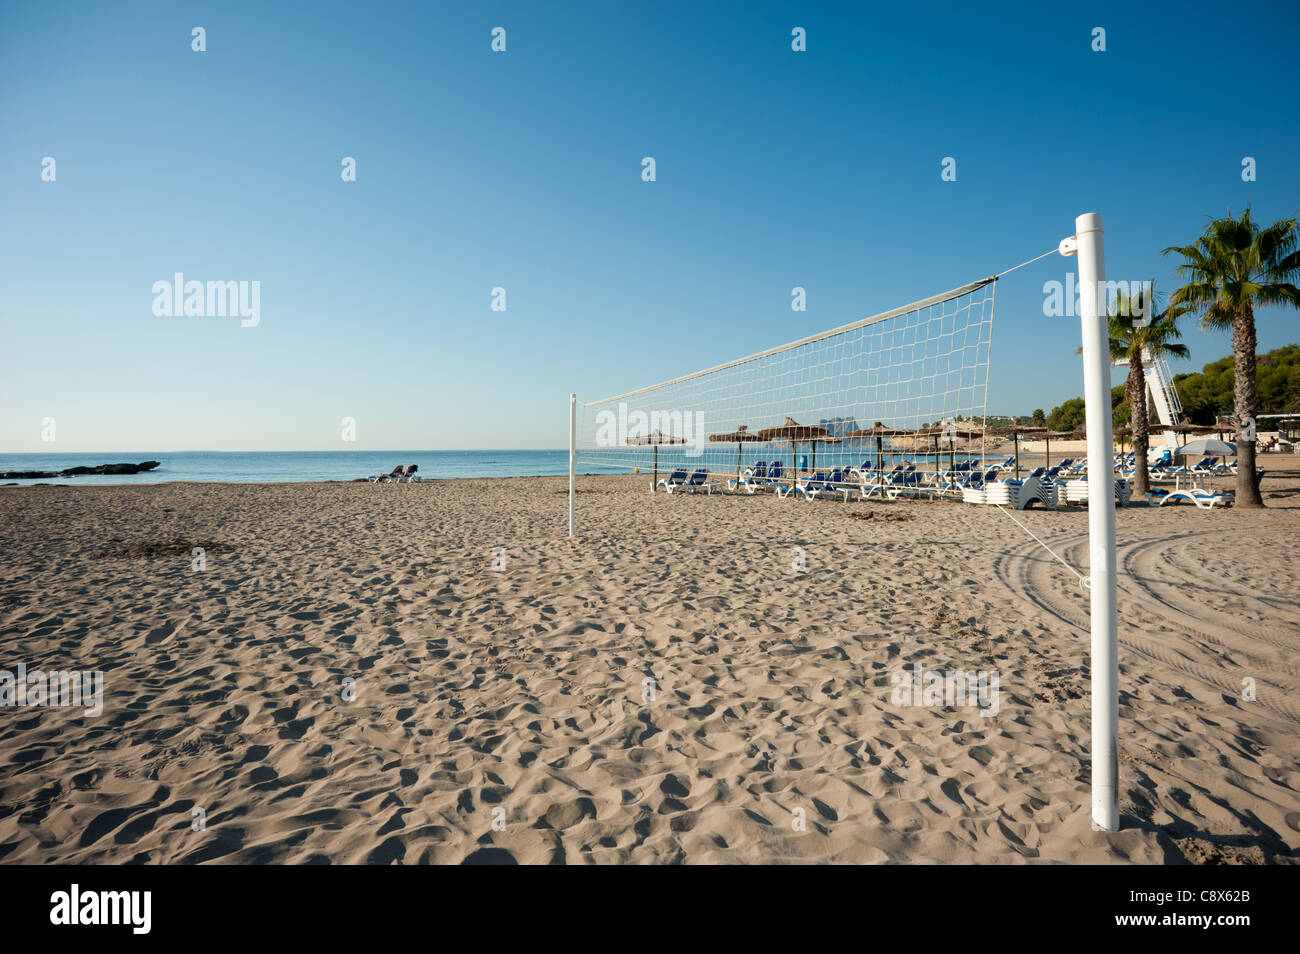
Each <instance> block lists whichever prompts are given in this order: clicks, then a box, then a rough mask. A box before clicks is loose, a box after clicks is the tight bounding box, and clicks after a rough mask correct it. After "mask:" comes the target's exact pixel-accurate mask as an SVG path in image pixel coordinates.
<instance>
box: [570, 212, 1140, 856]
mask: <svg viewBox="0 0 1300 954" xmlns="http://www.w3.org/2000/svg"><path fill="white" fill-rule="evenodd" d="M1053 252H1057V253H1059V254H1061V255H1063V256H1067V257H1068V256H1077V262H1078V279H1079V290H1080V303H1081V310H1080V316H1081V322H1080V324H1081V331H1082V338H1083V370H1084V401H1085V404H1086V409H1085V414H1086V422H1087V439H1088V473H1089V474H1090V475H1091V476H1092V477H1093V478H1094V479H1097V480H1099V482H1101V483H1103V484H1104V483H1106V482H1107V481H1106V475H1109V474H1111V473H1112V470H1113V464H1112V459H1111V442H1112V434H1111V407H1110V357H1109V348H1108V341H1107V319H1106V314H1105V312H1106V306H1107V302H1106V296H1105V294H1104V293H1102V292H1101V288H1104V284H1105V280H1106V267H1105V255H1104V249H1103V243H1102V228H1101V216H1100V215H1098V214H1096V213H1087V214H1084V215H1080V216H1079V217H1078V218H1076V219H1075V233H1074V234H1073V235H1071V236H1069V237H1068V238H1065V239H1062V240H1061V242H1060V243H1059V244H1058V246H1057V247H1056V248H1055V249H1053V250H1052V251H1049V252H1045V253H1043V254H1042V255H1039V256H1036V257H1035V258H1031V259H1029V260H1028V261H1025V262H1022V263H1020V264H1019V265H1015V266H1013V267H1012V268H1008V269H1006V270H1004V271H1002V272H999V273H997V274H995V275H992V276H990V277H988V278H983V279H979V280H978V281H973V282H970V283H968V284H965V285H961V286H959V287H957V288H954V289H952V290H950V291H946V292H943V293H941V294H938V295H933V296H931V297H929V298H925V299H922V300H920V301H916V302H913V303H911V304H910V305H903V306H902V307H899V308H894V309H891V310H889V311H885V312H882V313H880V314H878V315H873V316H872V317H870V318H863V319H861V320H859V321H855V322H852V323H850V324H847V325H842V326H841V327H838V328H833V329H831V330H830V331H824V332H821V333H820V334H815V335H811V336H809V337H806V338H801V339H799V340H798V341H792V342H790V343H789V344H786V345H781V346H779V347H776V348H769V349H767V350H766V351H760V352H758V353H756V354H752V355H749V356H748V357H745V358H738V359H736V360H734V361H728V362H726V363H725V364H720V365H717V366H715V367H712V368H708V369H706V370H704V371H698V372H696V373H694V374H688V375H685V376H683V377H678V378H673V379H671V380H668V381H664V382H662V383H660V384H654V385H650V386H648V387H643V388H638V389H636V390H634V391H628V392H626V393H623V394H618V395H615V396H614V397H610V398H605V399H603V400H600V401H593V402H591V403H588V404H583V405H581V407H579V404H578V401H577V398H576V397H575V396H574V395H570V396H569V535H570V536H573V533H574V513H575V508H574V496H575V491H574V487H575V477H576V473H577V461H578V455H579V451H581V454H582V459H583V460H584V461H590V462H592V463H594V464H596V465H599V466H602V467H605V468H609V469H611V470H615V471H624V470H626V471H632V470H634V469H636V468H639V467H640V466H642V465H644V464H646V463H650V461H648V460H646V459H645V458H646V451H647V449H649V450H650V451H651V453H652V454H654V455H656V456H655V465H656V466H655V469H656V471H657V470H658V469H659V468H658V466H657V465H658V464H660V463H662V465H663V467H664V468H665V469H669V468H671V469H672V471H673V472H674V473H673V476H672V477H669V478H668V479H669V480H674V479H676V480H683V479H684V475H685V474H686V473H690V472H695V474H699V472H701V471H703V472H704V474H705V475H707V474H729V473H733V472H734V473H735V474H736V479H735V481H734V482H739V480H740V478H742V477H743V476H744V475H746V474H752V475H753V476H754V477H763V476H766V477H768V478H773V479H778V480H780V481H783V482H785V483H788V484H790V485H791V486H793V484H794V483H795V481H797V480H798V479H799V478H800V477H801V475H804V474H806V475H807V476H809V477H812V476H814V474H816V475H818V479H821V477H822V475H824V474H832V473H833V472H834V471H835V470H836V469H843V470H845V471H847V470H848V469H849V468H857V469H858V470H859V471H861V472H866V471H869V470H872V471H875V472H876V473H879V472H880V471H882V470H884V469H888V468H891V467H897V468H902V467H905V466H906V465H907V464H908V461H907V459H906V458H908V457H914V456H916V455H917V452H918V449H919V448H920V447H921V444H922V443H923V440H922V439H921V438H919V437H918V436H917V435H918V432H919V433H920V434H922V435H926V436H928V435H931V434H933V433H936V431H935V428H936V427H937V428H939V429H941V430H942V432H943V433H946V434H947V435H949V436H948V439H947V443H948V450H949V455H950V457H949V466H950V467H952V466H953V465H954V461H953V450H952V441H953V436H955V435H960V434H961V433H962V432H969V431H973V430H974V428H969V427H960V426H958V425H957V423H956V422H957V421H961V420H963V419H964V420H967V421H971V422H976V421H978V431H979V432H980V438H981V441H980V443H981V446H980V453H979V455H978V456H979V457H980V458H981V459H982V458H983V433H984V432H985V431H986V430H987V426H986V425H987V415H988V371H989V351H990V347H991V342H992V333H993V312H994V302H995V289H996V286H997V281H998V279H999V278H1001V277H1002V276H1003V275H1006V274H1008V273H1009V272H1013V271H1015V270H1016V269H1019V268H1023V267H1024V266H1026V265H1029V264H1032V263H1033V262H1036V261H1039V260H1040V259H1043V258H1046V257H1047V256H1048V255H1051V254H1053ZM579 410H581V419H579ZM655 434H658V435H663V436H664V437H662V438H660V439H656V438H654V437H651V436H650V435H655ZM813 435H816V436H813ZM904 435H907V436H904ZM668 437H671V438H672V440H671V441H669V440H667V438H668ZM814 440H815V441H817V442H818V444H819V445H820V447H821V453H820V454H818V453H817V451H816V450H812V454H813V455H814V456H815V459H814V461H813V467H817V465H818V464H820V465H821V467H820V469H818V470H816V471H814V470H813V468H812V467H807V466H806V465H805V461H806V457H804V458H801V457H800V456H799V453H798V450H799V446H800V444H801V443H802V444H803V445H804V446H805V447H807V446H808V445H810V444H812V442H813V441H814ZM661 444H662V445H664V446H662V447H661V446H660V445H661ZM733 444H734V445H735V450H734V452H733V450H732V445H733ZM886 444H888V446H886ZM661 451H662V453H661ZM733 453H734V457H733ZM963 456H964V457H966V458H967V459H968V460H969V459H972V458H973V457H974V456H975V455H973V454H970V453H969V448H968V452H967V453H965V454H963ZM935 457H936V460H935V469H936V471H937V470H938V468H939V461H938V454H937V453H936V455H935ZM747 460H748V466H746V461H747ZM786 463H788V464H789V465H790V472H788V473H787V472H786V471H785V469H784V468H785V465H786ZM704 479H707V477H706V476H701V480H704ZM652 489H653V488H652ZM1013 519H1014V518H1013ZM1018 522H1019V521H1017V523H1018ZM1022 529H1025V530H1026V531H1027V532H1028V528H1027V527H1023V525H1022ZM1088 530H1089V553H1090V559H1089V579H1088V581H1087V591H1088V594H1089V597H1090V601H1091V626H1092V663H1091V673H1092V687H1091V689H1092V821H1093V827H1094V828H1095V829H1098V830H1104V831H1116V830H1118V829H1119V809H1118V792H1119V786H1118V759H1119V749H1118V722H1119V695H1118V645H1117V634H1116V630H1117V626H1118V620H1117V614H1116V597H1115V585H1116V579H1115V570H1116V556H1115V498H1114V495H1113V494H1109V493H1096V494H1092V495H1090V498H1089V503H1088ZM1030 535H1031V536H1033V534H1032V533H1031V534H1030ZM1035 539H1036V540H1037V537H1035ZM1038 542H1039V543H1040V545H1042V541H1041V540H1040V541H1038ZM1043 546H1044V547H1045V548H1046V546H1045V545H1043ZM1049 552H1050V550H1049ZM1053 556H1055V554H1053ZM1058 559H1059V557H1058ZM1062 562H1064V561H1062ZM1067 566H1068V564H1067Z"/></svg>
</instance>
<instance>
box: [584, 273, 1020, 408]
mask: <svg viewBox="0 0 1300 954" xmlns="http://www.w3.org/2000/svg"><path fill="white" fill-rule="evenodd" d="M997 280H998V277H997V276H996V275H990V276H989V277H988V278H981V279H979V280H978V281H974V282H970V283H968V284H966V285H962V286H961V287H959V288H954V289H953V290H952V291H946V292H943V293H942V294H939V295H931V296H930V297H929V298H923V299H921V300H920V301H914V302H912V303H911V304H910V305H903V306H902V307H901V308H891V309H890V310H889V311H882V312H881V313H880V314H878V315H872V316H871V317H870V318H862V319H860V320H858V321H854V322H850V323H849V324H847V325H840V327H838V328H832V329H831V330H830V331H823V332H821V333H820V334H815V335H810V336H809V337H807V338H800V339H799V340H798V341H791V342H790V343H789V344H783V345H779V346H777V347H775V348H768V349H767V350H766V351H760V352H758V353H757V354H751V355H750V356H749V357H747V358H737V359H736V360H735V361H728V362H727V363H726V364H719V365H717V366H716V367H712V368H705V369H704V370H703V371H696V372H695V373H694V374H684V375H682V376H681V377H680V378H673V379H672V380H670V381H662V382H660V383H659V384H651V385H649V386H648V387H644V388H637V389H636V390H635V391H627V392H625V393H623V394H616V395H614V396H613V397H607V398H601V399H600V400H599V401H587V402H585V403H584V404H583V405H582V406H583V407H594V406H596V405H597V404H607V403H609V402H610V401H620V400H622V399H623V398H630V397H632V396H633V395H634V394H644V393H645V392H646V391H653V390H655V389H657V388H666V387H668V385H670V384H680V383H681V382H682V381H689V380H690V379H691V378H698V377H700V376H701V375H705V374H712V373H713V372H715V371H723V370H726V369H727V368H734V367H735V366H736V365H738V364H744V363H745V362H746V361H756V360H757V359H759V358H766V357H767V356H768V355H771V354H776V353H778V352H780V351H787V350H789V349H790V348H797V347H799V346H800V345H806V344H811V343H812V342H814V341H821V340H822V339H823V338H829V337H831V336H832V335H839V334H843V333H844V332H846V331H853V330H854V329H855V328H862V327H865V326H866V325H873V324H875V323H876V322H878V321H884V320H886V319H888V318H896V317H898V316H899V315H906V314H908V313H909V312H913V311H917V310H919V309H921V308H928V307H929V306H931V305H937V304H938V303H939V302H941V301H947V300H948V299H950V298H960V297H961V296H962V295H968V294H970V293H971V292H973V291H975V290H976V289H977V288H983V287H984V286H985V285H987V284H989V283H990V282H995V281H997ZM985 397H986V400H987V388H986V394H985Z"/></svg>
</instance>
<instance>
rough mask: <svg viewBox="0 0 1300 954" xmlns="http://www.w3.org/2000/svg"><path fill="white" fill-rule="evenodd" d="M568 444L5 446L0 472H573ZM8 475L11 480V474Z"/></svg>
mask: <svg viewBox="0 0 1300 954" xmlns="http://www.w3.org/2000/svg"><path fill="white" fill-rule="evenodd" d="M568 455H569V452H568V451H567V450H497V451H482V450H473V451H288V452H279V451H252V452H245V453H238V454H237V453H226V452H221V451H185V452H182V453H166V452H162V451H129V452H124V453H111V454H0V473H3V472H5V471H11V470H42V471H59V470H66V469H67V468H69V467H82V466H84V467H95V466H98V465H99V464H121V463H129V464H138V463H140V462H142V461H146V460H156V461H159V462H160V465H159V466H158V467H157V468H156V469H154V470H151V471H149V472H147V473H143V474H134V475H129V476H128V475H115V476H109V475H106V476H98V475H94V476H82V477H58V478H49V479H46V480H40V481H36V480H22V481H18V483H20V484H32V483H49V484H158V483H166V482H168V481H173V480H201V481H226V482H230V483H277V482H284V481H307V480H311V481H315V480H341V481H347V480H354V479H356V478H358V477H369V476H370V475H371V474H381V473H383V474H386V473H388V472H389V471H391V470H392V469H393V468H394V467H396V466H397V465H398V464H401V465H402V466H403V467H405V466H406V465H408V464H419V465H420V469H419V471H418V473H419V475H420V476H421V477H424V478H426V479H429V478H439V477H443V478H447V477H541V476H549V475H556V474H567V473H568V472H569V456H568ZM578 472H579V473H620V472H622V471H621V470H619V469H618V468H613V467H608V466H603V465H600V464H597V463H594V462H591V463H583V462H582V461H579V467H578ZM4 482H5V483H8V481H7V480H6V481H4Z"/></svg>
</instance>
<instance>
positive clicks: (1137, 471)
mask: <svg viewBox="0 0 1300 954" xmlns="http://www.w3.org/2000/svg"><path fill="white" fill-rule="evenodd" d="M1145 294H1146V296H1148V297H1147V301H1146V303H1145V304H1147V306H1148V307H1149V308H1150V309H1151V311H1153V312H1154V311H1155V302H1156V297H1155V295H1156V289H1155V283H1154V282H1152V283H1151V284H1150V285H1149V286H1148V288H1147V290H1146V292H1145ZM1115 304H1116V307H1115V310H1114V312H1113V313H1112V314H1111V316H1110V320H1109V324H1110V356H1111V358H1112V359H1114V360H1115V361H1127V362H1128V378H1127V379H1126V380H1125V381H1124V396H1125V397H1126V398H1128V406H1129V420H1130V423H1131V424H1132V427H1133V461H1134V466H1133V495H1134V496H1135V497H1137V498H1138V499H1139V500H1141V499H1144V498H1145V497H1146V495H1147V492H1148V491H1149V490H1150V489H1151V487H1150V475H1149V474H1148V473H1147V468H1146V461H1147V447H1148V444H1149V442H1150V430H1149V428H1148V427H1147V422H1148V412H1147V379H1146V367H1145V362H1146V360H1148V359H1150V360H1151V361H1152V362H1155V361H1156V360H1157V359H1158V358H1160V357H1161V356H1162V355H1167V356H1168V357H1171V358H1183V359H1186V358H1187V356H1188V351H1187V346H1186V345H1182V344H1177V341H1178V339H1179V338H1181V337H1182V336H1183V333H1182V332H1181V331H1179V330H1178V319H1179V318H1181V317H1182V316H1183V315H1184V314H1186V313H1187V311H1188V309H1187V306H1185V305H1170V306H1169V307H1167V308H1166V309H1165V310H1164V311H1162V312H1158V313H1155V314H1154V315H1153V317H1152V318H1151V320H1150V321H1149V322H1147V323H1146V324H1142V323H1141V322H1138V321H1135V320H1134V318H1133V316H1134V315H1137V314H1143V313H1145V312H1144V310H1143V309H1142V307H1141V306H1142V305H1143V304H1144V303H1143V301H1142V293H1141V292H1139V294H1138V295H1137V296H1136V297H1135V298H1134V299H1129V298H1128V297H1127V296H1126V295H1124V294H1123V293H1122V292H1121V293H1120V294H1119V296H1118V300H1117V301H1116V303H1115Z"/></svg>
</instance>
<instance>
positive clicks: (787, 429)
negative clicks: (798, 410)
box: [758, 417, 831, 481]
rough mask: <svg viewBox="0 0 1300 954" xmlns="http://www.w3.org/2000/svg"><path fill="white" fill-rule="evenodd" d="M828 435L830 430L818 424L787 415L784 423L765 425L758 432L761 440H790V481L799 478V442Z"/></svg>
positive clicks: (820, 438) (821, 439)
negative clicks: (775, 425) (801, 421)
mask: <svg viewBox="0 0 1300 954" xmlns="http://www.w3.org/2000/svg"><path fill="white" fill-rule="evenodd" d="M830 436H831V432H830V431H828V430H826V428H824V427H822V426H821V425H820V424H800V423H799V422H798V421H796V420H794V419H793V418H789V417H787V418H786V419H785V423H784V424H782V425H781V426H780V427H765V428H763V429H762V430H761V431H759V432H758V439H759V440H761V441H789V442H790V465H791V466H790V479H791V480H792V481H793V480H798V479H799V458H798V452H799V444H800V443H807V442H808V441H824V440H826V439H827V438H828V437H830Z"/></svg>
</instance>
